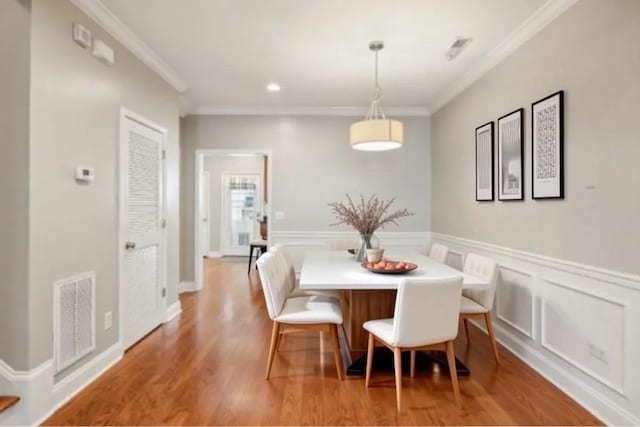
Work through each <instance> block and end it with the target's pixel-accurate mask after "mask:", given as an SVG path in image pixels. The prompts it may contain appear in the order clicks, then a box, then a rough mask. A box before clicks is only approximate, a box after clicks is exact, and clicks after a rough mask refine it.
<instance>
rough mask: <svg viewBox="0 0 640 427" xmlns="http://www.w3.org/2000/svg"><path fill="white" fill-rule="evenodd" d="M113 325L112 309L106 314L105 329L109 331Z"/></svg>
mask: <svg viewBox="0 0 640 427" xmlns="http://www.w3.org/2000/svg"><path fill="white" fill-rule="evenodd" d="M112 326H113V314H112V313H111V312H110V311H107V312H106V313H105V314H104V330H105V331H108V330H109V329H111V327H112Z"/></svg>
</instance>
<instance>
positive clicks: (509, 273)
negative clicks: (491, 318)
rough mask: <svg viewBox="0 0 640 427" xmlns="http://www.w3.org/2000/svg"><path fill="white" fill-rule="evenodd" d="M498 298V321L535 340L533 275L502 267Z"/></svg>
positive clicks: (497, 292)
mask: <svg viewBox="0 0 640 427" xmlns="http://www.w3.org/2000/svg"><path fill="white" fill-rule="evenodd" d="M496 298H497V301H496V306H497V310H496V311H497V313H496V314H497V317H498V319H500V320H501V321H503V322H505V323H506V324H508V325H509V326H511V327H512V328H514V329H515V330H517V331H518V332H520V333H522V334H523V335H525V336H526V337H529V338H531V339H534V329H533V328H534V323H535V320H534V313H535V311H534V301H535V298H534V295H533V275H532V274H530V273H527V272H525V271H522V270H517V269H514V268H509V267H504V266H503V267H500V279H499V281H498V288H497V291H496Z"/></svg>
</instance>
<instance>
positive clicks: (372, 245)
mask: <svg viewBox="0 0 640 427" xmlns="http://www.w3.org/2000/svg"><path fill="white" fill-rule="evenodd" d="M379 247H380V240H379V239H378V238H377V237H376V236H375V235H373V234H360V244H359V245H358V248H356V253H355V256H356V260H357V261H359V262H363V261H366V260H367V249H378V248H379Z"/></svg>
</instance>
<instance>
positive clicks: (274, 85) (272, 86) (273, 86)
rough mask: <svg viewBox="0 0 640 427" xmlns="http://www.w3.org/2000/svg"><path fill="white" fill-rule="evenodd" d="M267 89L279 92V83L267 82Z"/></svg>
mask: <svg viewBox="0 0 640 427" xmlns="http://www.w3.org/2000/svg"><path fill="white" fill-rule="evenodd" d="M267 90H268V91H269V92H280V85H279V84H278V83H269V84H268V85H267Z"/></svg>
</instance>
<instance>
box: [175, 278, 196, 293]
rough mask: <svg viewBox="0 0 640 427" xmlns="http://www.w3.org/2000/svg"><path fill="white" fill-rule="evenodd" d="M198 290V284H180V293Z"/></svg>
mask: <svg viewBox="0 0 640 427" xmlns="http://www.w3.org/2000/svg"><path fill="white" fill-rule="evenodd" d="M197 290H198V288H197V287H196V282H191V281H189V282H180V284H179V285H178V293H179V294H181V293H184V292H196V291H197Z"/></svg>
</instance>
